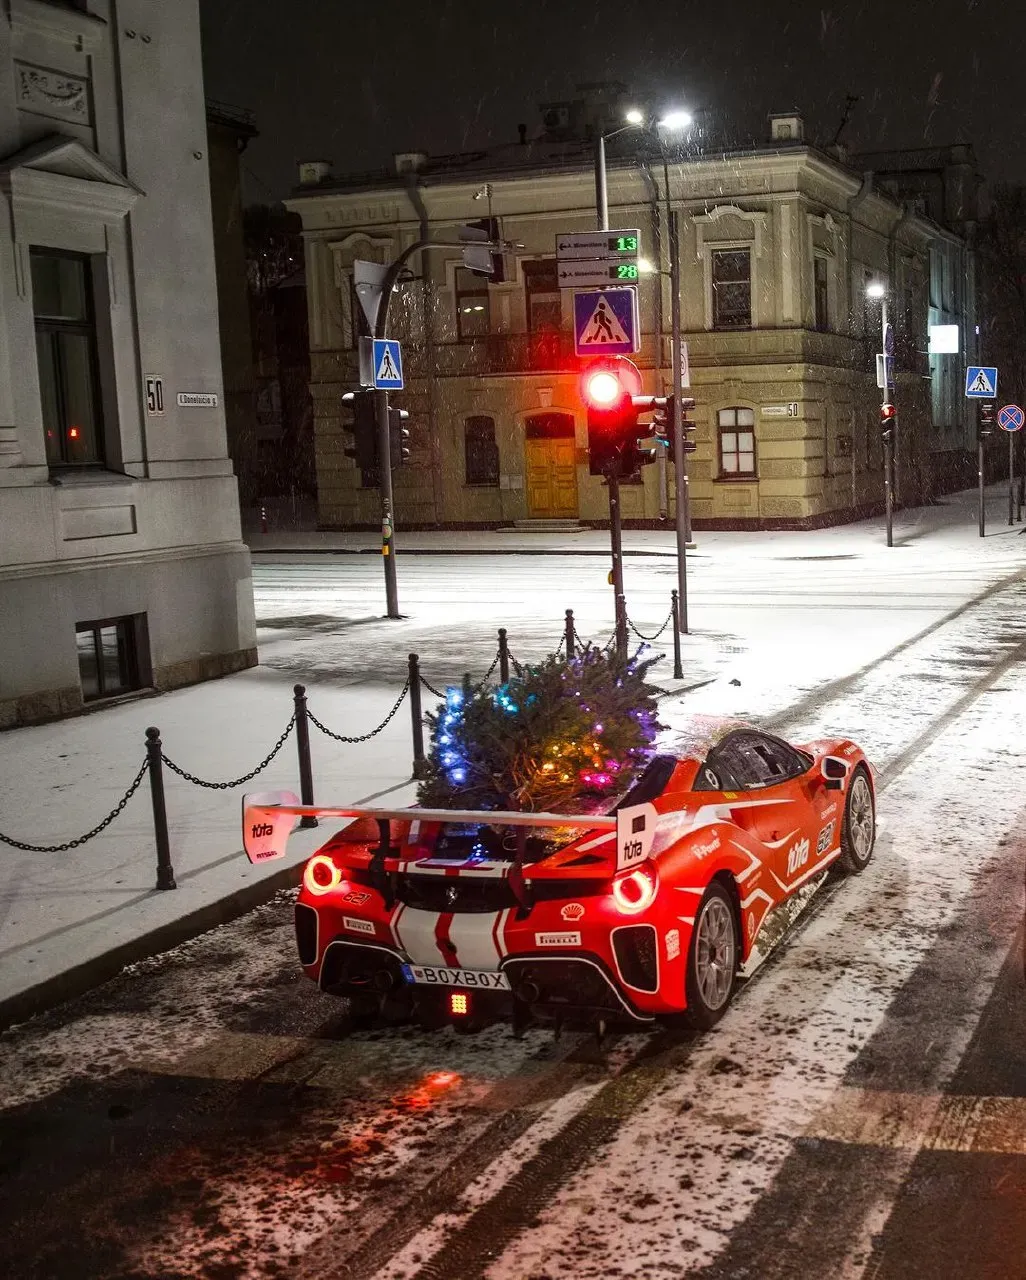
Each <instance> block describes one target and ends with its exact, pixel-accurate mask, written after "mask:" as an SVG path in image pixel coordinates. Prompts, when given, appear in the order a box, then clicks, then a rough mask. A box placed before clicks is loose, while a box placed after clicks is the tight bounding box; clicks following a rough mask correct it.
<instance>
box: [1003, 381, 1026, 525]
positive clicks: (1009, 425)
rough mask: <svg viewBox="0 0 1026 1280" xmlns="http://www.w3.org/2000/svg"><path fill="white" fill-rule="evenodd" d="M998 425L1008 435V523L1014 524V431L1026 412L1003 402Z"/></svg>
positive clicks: (1018, 427)
mask: <svg viewBox="0 0 1026 1280" xmlns="http://www.w3.org/2000/svg"><path fill="white" fill-rule="evenodd" d="M997 422H998V426H999V427H1000V428H1001V430H1002V431H1004V432H1006V433H1007V435H1008V523H1009V524H1010V525H1013V524H1015V433H1016V432H1017V431H1021V430H1022V424H1023V423H1024V422H1026V413H1023V411H1022V409H1021V408H1020V407H1019V406H1018V405H1017V404H1005V405H1002V406H1001V408H1000V409H999V410H998V415H997Z"/></svg>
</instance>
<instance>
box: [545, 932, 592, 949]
mask: <svg viewBox="0 0 1026 1280" xmlns="http://www.w3.org/2000/svg"><path fill="white" fill-rule="evenodd" d="M534 945H535V946H536V947H579V946H580V945H581V935H580V934H579V933H571V932H568V933H536V934H535V935H534Z"/></svg>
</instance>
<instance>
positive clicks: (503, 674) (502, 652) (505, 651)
mask: <svg viewBox="0 0 1026 1280" xmlns="http://www.w3.org/2000/svg"><path fill="white" fill-rule="evenodd" d="M499 684H509V642H508V640H507V639H506V628H505V627H500V628H499Z"/></svg>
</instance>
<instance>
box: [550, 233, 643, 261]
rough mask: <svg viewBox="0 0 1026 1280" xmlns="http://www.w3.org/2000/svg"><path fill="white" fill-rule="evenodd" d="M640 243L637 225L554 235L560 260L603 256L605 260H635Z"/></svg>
mask: <svg viewBox="0 0 1026 1280" xmlns="http://www.w3.org/2000/svg"><path fill="white" fill-rule="evenodd" d="M640 245H641V232H640V231H639V230H638V229H637V227H634V228H633V229H631V230H628V231H571V232H569V233H568V234H567V235H563V236H556V257H557V258H558V259H559V260H560V261H561V262H564V261H569V260H570V259H572V258H604V259H606V261H607V262H621V261H623V260H624V259H625V258H633V259H635V260H636V259H637V256H638V252H639V248H640Z"/></svg>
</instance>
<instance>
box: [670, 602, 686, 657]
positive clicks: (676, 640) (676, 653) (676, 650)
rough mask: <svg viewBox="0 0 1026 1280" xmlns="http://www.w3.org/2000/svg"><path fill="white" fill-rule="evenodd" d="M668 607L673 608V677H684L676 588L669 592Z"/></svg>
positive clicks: (678, 603)
mask: <svg viewBox="0 0 1026 1280" xmlns="http://www.w3.org/2000/svg"><path fill="white" fill-rule="evenodd" d="M670 608H671V609H672V610H673V678H674V680H683V679H684V668H683V666H682V665H681V660H680V596H679V595H678V594H677V588H676V587H674V589H673V590H672V591H671V592H670Z"/></svg>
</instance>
